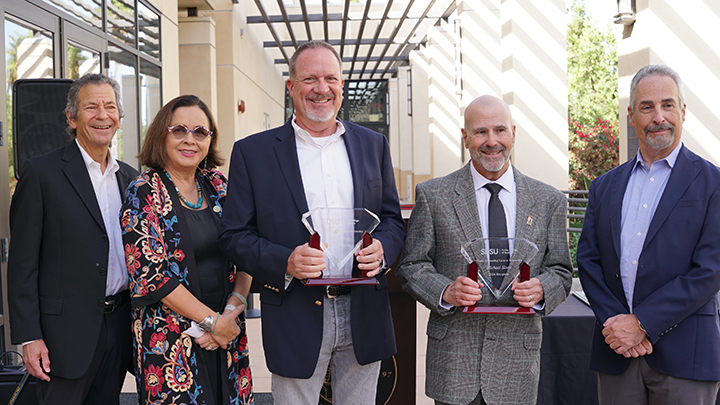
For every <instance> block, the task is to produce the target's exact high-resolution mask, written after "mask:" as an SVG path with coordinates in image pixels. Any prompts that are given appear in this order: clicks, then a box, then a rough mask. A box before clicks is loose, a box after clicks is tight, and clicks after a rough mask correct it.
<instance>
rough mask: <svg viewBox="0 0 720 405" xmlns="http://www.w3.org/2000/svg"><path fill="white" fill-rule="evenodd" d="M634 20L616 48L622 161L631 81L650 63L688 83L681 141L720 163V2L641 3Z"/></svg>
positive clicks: (658, 0) (659, 0) (639, 0)
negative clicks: (719, 105) (666, 68)
mask: <svg viewBox="0 0 720 405" xmlns="http://www.w3.org/2000/svg"><path fill="white" fill-rule="evenodd" d="M636 5H637V9H636V10H637V14H636V21H635V23H634V25H633V26H631V27H628V28H626V29H625V32H624V38H623V39H621V40H620V41H619V43H618V76H619V82H618V84H619V96H620V128H621V129H620V131H621V137H620V138H621V140H622V141H621V145H620V160H621V161H625V160H627V157H628V156H627V142H626V134H627V106H628V100H629V95H630V81H631V80H632V77H633V76H634V75H635V73H636V72H637V71H638V70H639V69H640V68H641V67H643V66H645V65H648V64H658V63H659V64H665V65H668V66H670V67H671V68H673V69H674V70H675V71H677V72H678V74H679V75H680V77H681V78H682V80H683V82H684V84H685V86H684V87H685V104H686V105H687V109H686V115H685V124H684V125H683V134H682V140H683V142H684V143H685V145H687V147H688V148H690V149H692V150H693V151H694V152H695V153H697V154H699V155H700V156H702V157H704V158H706V159H708V160H710V161H712V162H713V163H715V164H720V133H719V132H718V131H717V128H718V127H720V112H719V111H718V108H717V95H718V94H720V2H717V1H710V0H707V1H692V2H682V3H681V2H677V1H670V0H637V3H636Z"/></svg>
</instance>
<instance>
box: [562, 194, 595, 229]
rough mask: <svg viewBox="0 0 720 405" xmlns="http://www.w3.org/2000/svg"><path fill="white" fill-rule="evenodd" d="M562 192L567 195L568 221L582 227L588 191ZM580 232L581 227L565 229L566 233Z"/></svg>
mask: <svg viewBox="0 0 720 405" xmlns="http://www.w3.org/2000/svg"><path fill="white" fill-rule="evenodd" d="M562 192H563V193H564V194H566V195H567V200H568V214H567V217H568V220H570V222H574V223H577V222H579V223H580V224H581V225H582V220H583V218H585V211H586V210H587V204H588V197H587V196H588V194H590V192H589V191H588V190H562ZM581 196H584V197H581ZM581 230H582V226H581V227H579V228H578V227H571V226H568V228H567V231H568V233H580V231H581Z"/></svg>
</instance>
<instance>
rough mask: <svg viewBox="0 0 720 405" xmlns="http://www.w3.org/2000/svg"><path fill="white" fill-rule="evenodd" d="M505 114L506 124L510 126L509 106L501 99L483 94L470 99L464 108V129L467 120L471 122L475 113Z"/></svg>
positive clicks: (510, 114)
mask: <svg viewBox="0 0 720 405" xmlns="http://www.w3.org/2000/svg"><path fill="white" fill-rule="evenodd" d="M477 114H480V115H500V114H502V115H505V116H506V117H507V121H508V126H512V112H511V111H510V106H509V105H507V103H506V102H504V101H502V100H501V99H499V98H497V97H495V96H491V95H484V96H480V97H478V98H476V99H475V100H473V101H471V102H470V104H468V106H467V107H466V108H465V131H467V130H468V122H472V120H473V118H474V117H475V115H477Z"/></svg>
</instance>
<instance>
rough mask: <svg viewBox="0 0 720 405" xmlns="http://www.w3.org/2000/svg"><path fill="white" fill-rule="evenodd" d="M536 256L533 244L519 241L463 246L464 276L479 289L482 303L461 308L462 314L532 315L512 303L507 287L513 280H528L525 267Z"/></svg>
mask: <svg viewBox="0 0 720 405" xmlns="http://www.w3.org/2000/svg"><path fill="white" fill-rule="evenodd" d="M537 252H538V248H537V246H535V244H534V243H532V242H530V241H529V240H527V239H522V238H478V239H474V240H472V241H470V242H467V243H465V244H463V245H462V246H461V248H460V253H461V254H462V255H463V257H464V258H465V260H466V261H467V262H468V270H467V276H468V278H470V279H472V280H473V281H476V282H478V283H480V284H482V285H483V287H482V293H481V294H482V299H480V301H478V302H477V303H476V304H475V305H473V306H469V307H464V308H463V313H466V314H524V315H532V314H534V313H535V311H534V310H533V309H532V308H526V307H522V306H520V304H519V303H518V302H517V301H515V299H513V291H512V289H511V287H512V283H513V282H514V281H515V280H516V279H517V280H518V281H520V282H523V281H527V280H529V279H530V265H529V264H528V263H529V262H530V261H531V260H532V259H533V258H534V257H535V255H536V254H537Z"/></svg>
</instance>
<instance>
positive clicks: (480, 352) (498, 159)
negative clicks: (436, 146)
mask: <svg viewBox="0 0 720 405" xmlns="http://www.w3.org/2000/svg"><path fill="white" fill-rule="evenodd" d="M462 134H463V142H464V144H465V147H466V148H467V149H468V150H469V152H470V156H471V160H472V164H470V163H468V164H467V165H465V166H464V167H463V168H462V169H460V170H458V171H456V172H454V173H451V174H449V175H447V176H445V177H441V178H436V179H432V180H429V181H426V182H424V183H422V184H418V185H417V187H416V191H415V208H414V209H413V212H412V216H411V217H410V224H409V227H408V234H407V240H406V242H405V249H404V251H403V254H402V259H401V262H400V266H399V267H398V270H397V276H398V278H399V279H400V281H401V282H402V283H403V288H404V289H405V291H407V292H408V293H410V295H412V296H413V297H414V298H415V299H416V300H418V301H419V302H421V303H422V304H423V305H425V306H426V307H428V308H429V309H430V311H431V313H430V319H429V320H428V325H427V335H428V347H427V367H426V381H425V393H426V394H427V395H428V396H429V397H431V398H433V399H435V403H436V404H457V405H460V404H462V405H465V404H476V405H479V404H489V405H496V404H526V405H534V404H535V402H536V398H537V388H538V379H539V374H540V345H541V341H542V325H541V318H540V317H541V316H544V315H547V314H549V313H550V312H551V311H552V310H553V309H555V308H556V307H557V306H558V305H559V304H560V303H561V302H562V301H564V300H565V298H567V295H568V293H569V291H570V285H571V277H572V263H571V259H570V254H569V252H568V244H567V233H566V213H567V202H566V199H565V196H564V195H563V194H562V193H561V192H559V191H558V190H556V189H555V188H553V187H551V186H549V185H547V184H544V183H541V182H539V181H537V180H534V179H531V178H529V177H527V176H525V175H523V174H522V173H520V172H519V171H518V170H517V169H515V168H513V167H512V165H510V159H509V157H510V152H511V150H512V147H513V144H514V142H515V126H514V125H513V124H512V117H511V114H510V108H509V107H508V105H507V104H505V103H504V102H503V101H502V100H500V99H498V98H495V97H492V96H482V97H479V98H477V99H476V100H474V101H473V102H472V103H470V105H468V107H467V109H466V111H465V128H464V129H463V130H462ZM488 183H496V184H499V185H500V186H502V188H501V189H500V191H499V192H497V191H496V193H497V195H498V197H499V199H500V201H501V202H502V204H503V206H502V208H503V210H504V212H505V218H506V223H507V234H508V237H511V238H512V237H515V238H525V239H527V240H529V241H531V242H533V243H535V244H536V245H537V247H538V249H539V253H538V254H537V255H535V257H534V258H533V260H531V261H530V263H528V264H529V265H530V269H531V270H530V280H529V281H526V282H522V283H519V282H517V281H515V282H514V284H513V287H512V291H513V293H512V294H513V299H514V300H516V301H517V302H518V303H519V304H520V305H521V306H523V307H532V308H534V309H535V312H536V315H484V314H463V313H462V311H461V308H458V307H463V306H468V305H473V304H475V303H476V302H477V301H486V300H487V298H488V297H487V296H489V295H490V293H489V291H488V290H487V289H484V290H483V289H482V285H478V283H476V282H474V281H472V280H471V279H470V278H468V277H466V275H467V262H466V261H465V259H464V258H463V256H462V255H461V253H460V246H461V245H462V244H463V243H465V242H467V241H470V240H473V239H476V238H482V237H483V235H488V233H487V232H488V224H487V222H488V220H487V219H488V211H489V209H488V202H489V200H490V197H491V192H490V191H489V190H488V189H486V188H485V187H484V186H485V185H486V184H488ZM495 198H497V197H495ZM481 218H482V219H481ZM483 296H485V297H483ZM483 298H485V299H483Z"/></svg>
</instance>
